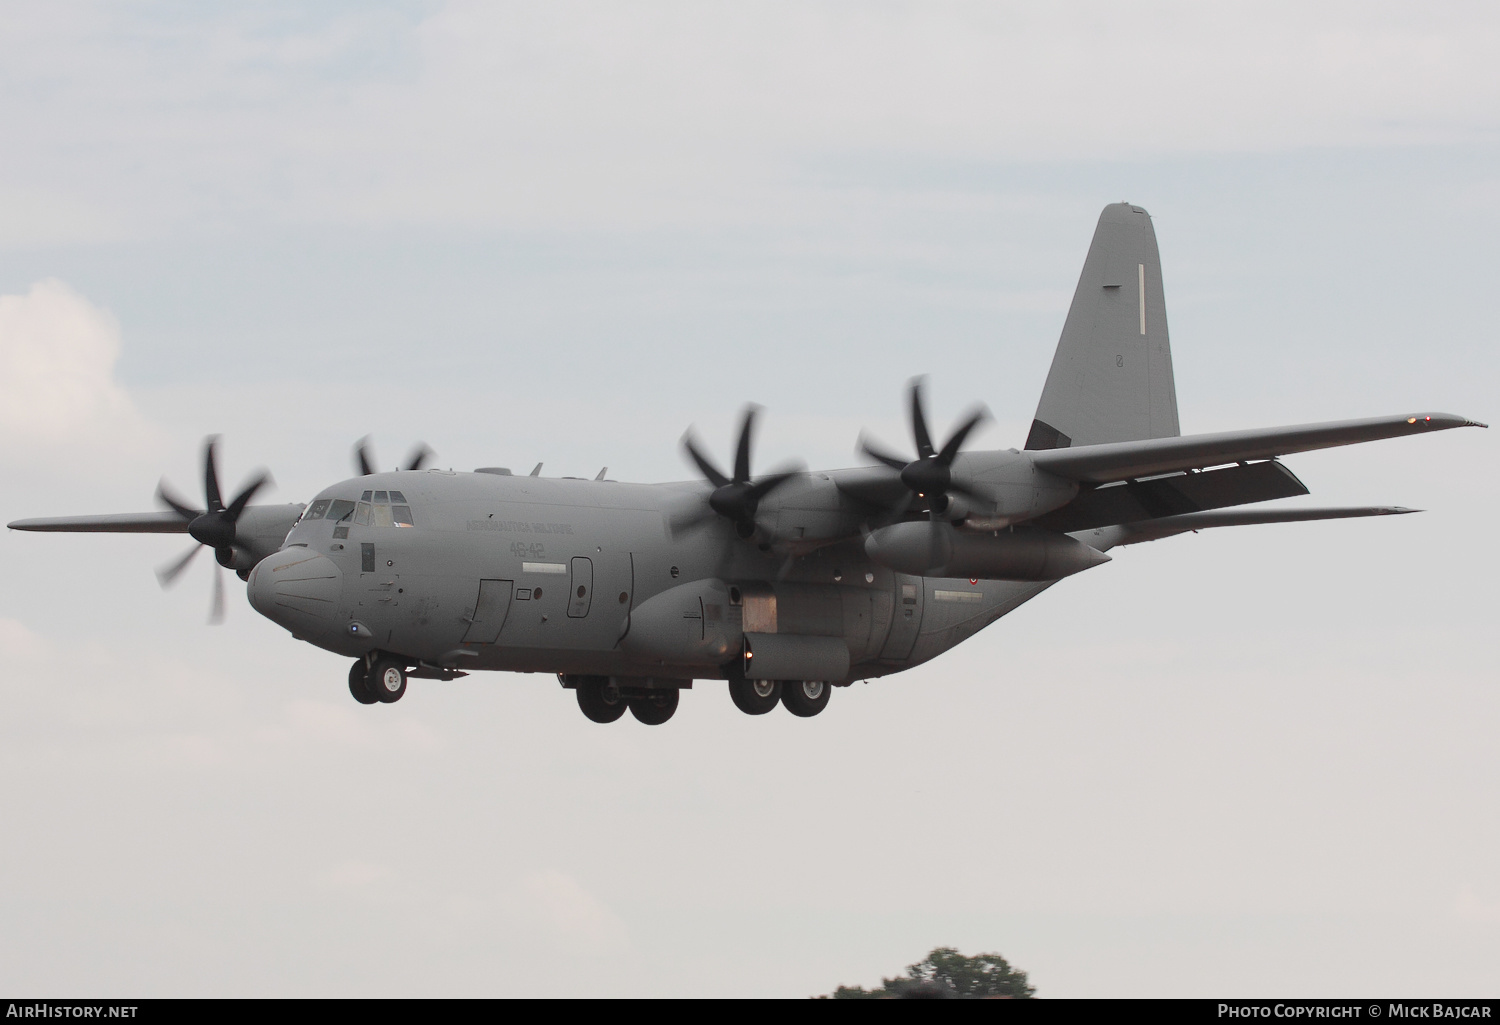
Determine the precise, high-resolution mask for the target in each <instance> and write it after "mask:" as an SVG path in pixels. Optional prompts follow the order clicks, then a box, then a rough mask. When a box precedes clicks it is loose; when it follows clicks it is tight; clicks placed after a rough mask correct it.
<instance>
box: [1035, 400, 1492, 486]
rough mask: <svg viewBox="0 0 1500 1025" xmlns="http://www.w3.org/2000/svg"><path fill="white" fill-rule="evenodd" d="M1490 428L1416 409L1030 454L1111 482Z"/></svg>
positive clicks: (1056, 468) (1072, 474) (1044, 466)
mask: <svg viewBox="0 0 1500 1025" xmlns="http://www.w3.org/2000/svg"><path fill="white" fill-rule="evenodd" d="M1485 426H1487V425H1486V424H1482V423H1478V422H1476V421H1474V420H1470V419H1467V418H1466V417H1462V416H1455V415H1453V414H1452V413H1416V414H1407V415H1397V416H1376V417H1370V418H1368V419H1365V420H1334V421H1331V422H1329V423H1321V424H1299V425H1297V426H1295V427H1267V428H1264V429H1261V430H1253V431H1224V432H1221V433H1217V434H1189V435H1186V436H1184V437H1180V438H1152V439H1149V440H1145V441H1121V442H1114V443H1111V444H1107V445H1086V446H1083V447H1074V448H1055V449H1049V450H1044V451H1036V452H1031V453H1028V454H1029V455H1030V456H1031V458H1032V460H1033V461H1034V463H1035V465H1036V467H1037V468H1038V469H1041V470H1045V471H1046V472H1048V473H1051V474H1056V475H1057V476H1059V477H1063V478H1065V479H1067V480H1076V481H1080V482H1083V483H1091V484H1106V483H1109V482H1111V481H1118V480H1130V479H1131V478H1134V477H1149V476H1152V475H1154V474H1159V473H1171V472H1172V471H1174V470H1195V469H1200V468H1202V467H1205V466H1221V465H1223V464H1225V463H1236V462H1241V461H1245V460H1250V459H1274V458H1275V457H1276V456H1284V455H1291V454H1292V453H1295V452H1311V451H1314V450H1315V449H1322V448H1337V447H1338V446H1340V445H1357V444H1359V443H1360V442H1365V441H1380V440H1382V439H1385V438H1399V437H1403V436H1405V435H1408V434H1426V433H1428V432H1430V431H1445V430H1448V429H1450V428H1453V427H1485Z"/></svg>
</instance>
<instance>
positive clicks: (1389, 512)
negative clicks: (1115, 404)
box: [1107, 505, 1422, 545]
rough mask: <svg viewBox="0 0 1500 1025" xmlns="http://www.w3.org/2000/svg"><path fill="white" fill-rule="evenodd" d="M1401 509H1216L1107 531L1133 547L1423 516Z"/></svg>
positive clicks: (1165, 517)
mask: <svg viewBox="0 0 1500 1025" xmlns="http://www.w3.org/2000/svg"><path fill="white" fill-rule="evenodd" d="M1421 511H1422V510H1420V509H1407V508H1405V507H1404V506H1399V505H1362V506H1350V507H1345V508H1332V509H1329V508H1323V509H1214V510H1210V511H1208V512H1193V513H1183V514H1182V515H1180V516H1163V517H1161V518H1160V519H1155V520H1141V521H1139V522H1136V523H1122V524H1120V525H1119V526H1117V527H1109V528H1107V530H1108V531H1109V532H1110V533H1111V534H1113V535H1114V538H1113V539H1112V543H1113V544H1118V545H1133V544H1137V543H1139V542H1141V541H1157V540H1160V539H1161V538H1164V537H1171V536H1172V535H1174V534H1182V533H1185V532H1187V531H1189V530H1207V529H1209V528H1210V527H1243V526H1249V525H1251V524H1256V523H1300V522H1304V521H1307V520H1343V519H1350V518H1353V517H1358V516H1404V515H1406V514H1407V513H1414V512H1421Z"/></svg>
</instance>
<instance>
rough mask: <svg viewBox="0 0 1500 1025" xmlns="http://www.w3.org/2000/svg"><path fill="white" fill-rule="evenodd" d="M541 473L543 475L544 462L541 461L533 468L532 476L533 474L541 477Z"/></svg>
mask: <svg viewBox="0 0 1500 1025" xmlns="http://www.w3.org/2000/svg"><path fill="white" fill-rule="evenodd" d="M541 475H542V464H541V463H537V464H536V466H534V467H533V468H532V470H531V476H533V477H540V476H541Z"/></svg>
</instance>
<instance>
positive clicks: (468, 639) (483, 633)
mask: <svg viewBox="0 0 1500 1025" xmlns="http://www.w3.org/2000/svg"><path fill="white" fill-rule="evenodd" d="M514 590H515V581H513V580H481V581H479V598H478V600H477V601H476V602H475V604H474V615H473V617H472V618H471V620H470V622H469V629H468V632H467V633H465V634H464V643H465V644H475V643H478V644H494V643H495V641H496V640H497V639H498V638H499V636H500V628H501V627H503V626H504V625H505V617H506V616H507V615H509V614H510V598H511V593H512V592H513V591H514Z"/></svg>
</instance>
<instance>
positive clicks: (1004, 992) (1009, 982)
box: [833, 947, 1036, 1000]
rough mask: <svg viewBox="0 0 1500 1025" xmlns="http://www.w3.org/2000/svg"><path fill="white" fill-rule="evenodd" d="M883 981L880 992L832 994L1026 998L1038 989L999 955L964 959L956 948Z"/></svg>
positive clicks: (837, 993) (858, 989)
mask: <svg viewBox="0 0 1500 1025" xmlns="http://www.w3.org/2000/svg"><path fill="white" fill-rule="evenodd" d="M880 982H881V985H880V988H879V989H865V988H864V987H863V986H840V987H839V988H838V989H836V990H834V991H833V999H835V1000H871V999H890V998H893V997H894V998H908V999H910V998H923V997H926V998H937V999H943V998H952V997H957V998H960V999H969V1000H973V999H978V998H980V997H1016V998H1021V999H1024V998H1026V997H1030V996H1034V995H1035V994H1036V987H1034V986H1032V985H1031V984H1030V983H1029V982H1027V981H1026V973H1025V972H1023V971H1021V970H1020V969H1017V968H1012V967H1011V964H1010V962H1009V961H1007V960H1005V958H1003V957H1001V956H1000V955H999V954H975V955H974V956H973V957H965V956H964V955H963V954H960V953H959V952H958V950H957V949H956V948H954V947H938V948H936V949H935V950H933V951H932V952H931V953H930V954H928V955H927V956H926V957H925V958H923V959H922V960H921V961H918V962H917V963H916V964H914V965H907V966H906V974H905V975H898V976H897V977H896V978H894V979H886V978H882V979H881V980H880Z"/></svg>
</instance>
